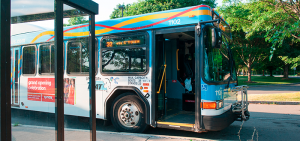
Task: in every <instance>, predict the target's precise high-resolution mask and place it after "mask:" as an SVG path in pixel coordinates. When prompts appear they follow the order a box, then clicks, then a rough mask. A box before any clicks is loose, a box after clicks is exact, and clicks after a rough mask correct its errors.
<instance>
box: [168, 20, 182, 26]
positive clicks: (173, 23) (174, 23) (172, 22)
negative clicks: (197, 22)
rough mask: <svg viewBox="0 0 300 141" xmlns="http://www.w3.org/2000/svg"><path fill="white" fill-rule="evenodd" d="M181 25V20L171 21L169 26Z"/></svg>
mask: <svg viewBox="0 0 300 141" xmlns="http://www.w3.org/2000/svg"><path fill="white" fill-rule="evenodd" d="M176 24H180V19H174V20H169V25H176Z"/></svg>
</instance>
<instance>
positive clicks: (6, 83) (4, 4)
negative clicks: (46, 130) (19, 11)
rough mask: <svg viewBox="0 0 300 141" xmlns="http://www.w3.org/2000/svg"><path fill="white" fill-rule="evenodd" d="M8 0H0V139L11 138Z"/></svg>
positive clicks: (3, 140)
mask: <svg viewBox="0 0 300 141" xmlns="http://www.w3.org/2000/svg"><path fill="white" fill-rule="evenodd" d="M10 5H11V2H10V0H1V6H0V15H1V21H0V44H1V46H0V63H1V64H0V110H1V111H0V114H1V115H0V120H1V122H0V126H1V128H0V140H2V141H10V140H11V101H10V100H11V98H10V94H11V89H10V83H11V80H10V78H11V77H10V76H11V57H10V55H11V53H10V11H11V10H10V7H11V6H10Z"/></svg>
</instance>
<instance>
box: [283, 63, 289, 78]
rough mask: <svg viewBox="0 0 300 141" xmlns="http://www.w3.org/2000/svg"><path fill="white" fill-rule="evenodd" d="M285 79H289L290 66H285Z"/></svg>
mask: <svg viewBox="0 0 300 141" xmlns="http://www.w3.org/2000/svg"><path fill="white" fill-rule="evenodd" d="M283 78H289V64H285V65H284V72H283Z"/></svg>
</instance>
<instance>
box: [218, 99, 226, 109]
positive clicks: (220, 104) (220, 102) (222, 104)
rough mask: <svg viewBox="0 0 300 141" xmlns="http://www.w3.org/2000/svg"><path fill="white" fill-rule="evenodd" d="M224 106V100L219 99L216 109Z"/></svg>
mask: <svg viewBox="0 0 300 141" xmlns="http://www.w3.org/2000/svg"><path fill="white" fill-rule="evenodd" d="M223 106H224V102H223V100H220V101H217V108H216V109H221V108H223Z"/></svg>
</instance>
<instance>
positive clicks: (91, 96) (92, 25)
mask: <svg viewBox="0 0 300 141" xmlns="http://www.w3.org/2000/svg"><path fill="white" fill-rule="evenodd" d="M89 18H90V20H89V25H90V26H89V28H90V38H89V39H90V44H89V45H90V46H89V60H90V61H89V66H90V70H89V76H90V77H89V82H90V89H89V99H90V140H91V141H96V96H95V68H96V64H95V60H96V58H95V15H94V14H91V15H90V17H89Z"/></svg>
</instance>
